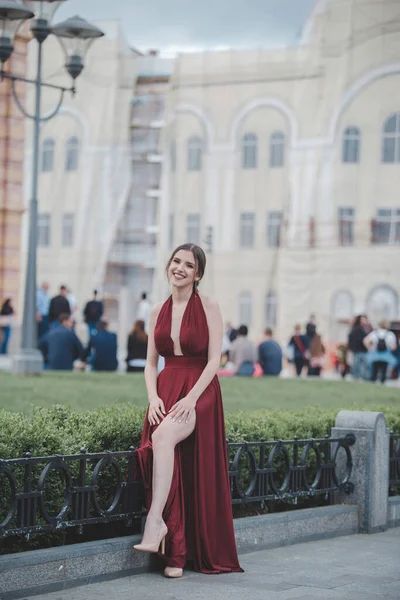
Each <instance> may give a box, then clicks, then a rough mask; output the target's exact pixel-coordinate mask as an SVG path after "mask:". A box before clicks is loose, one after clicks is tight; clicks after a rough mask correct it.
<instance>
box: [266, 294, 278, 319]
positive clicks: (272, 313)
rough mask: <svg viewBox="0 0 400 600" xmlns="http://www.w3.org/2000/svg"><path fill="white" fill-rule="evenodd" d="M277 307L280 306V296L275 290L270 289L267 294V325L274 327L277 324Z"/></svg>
mask: <svg viewBox="0 0 400 600" xmlns="http://www.w3.org/2000/svg"><path fill="white" fill-rule="evenodd" d="M277 308H278V296H277V293H276V292H275V290H268V292H267V293H266V294H265V314H264V322H265V327H269V328H271V329H274V328H275V327H276V324H277Z"/></svg>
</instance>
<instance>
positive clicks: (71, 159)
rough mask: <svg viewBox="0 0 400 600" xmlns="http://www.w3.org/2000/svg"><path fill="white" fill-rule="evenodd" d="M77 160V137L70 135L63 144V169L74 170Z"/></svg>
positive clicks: (76, 166)
mask: <svg viewBox="0 0 400 600" xmlns="http://www.w3.org/2000/svg"><path fill="white" fill-rule="evenodd" d="M78 162H79V139H78V138H77V137H76V136H73V137H70V138H69V140H67V142H66V144H65V170H66V171H76V170H77V168H78Z"/></svg>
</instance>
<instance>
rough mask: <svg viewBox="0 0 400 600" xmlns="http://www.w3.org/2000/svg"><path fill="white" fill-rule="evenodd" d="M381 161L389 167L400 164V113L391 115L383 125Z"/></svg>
mask: <svg viewBox="0 0 400 600" xmlns="http://www.w3.org/2000/svg"><path fill="white" fill-rule="evenodd" d="M392 123H393V124H394V126H393V127H392ZM391 145H392V147H391ZM388 155H389V156H388ZM381 161H382V163H383V164H387V165H388V164H397V163H400V112H396V113H394V114H392V115H390V116H389V117H388V118H387V119H386V121H385V122H384V124H383V132H382V157H381Z"/></svg>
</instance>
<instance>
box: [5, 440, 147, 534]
mask: <svg viewBox="0 0 400 600" xmlns="http://www.w3.org/2000/svg"><path fill="white" fill-rule="evenodd" d="M138 474H139V470H138V465H137V460H136V453H135V449H134V448H131V449H130V450H129V451H127V452H107V453H98V454H89V453H87V452H86V450H85V449H82V450H81V453H80V454H78V455H69V456H63V455H56V456H46V457H38V458H37V457H32V456H31V455H30V453H27V454H26V456H25V458H19V459H10V460H0V538H1V537H7V536H13V535H26V534H31V533H42V532H46V531H57V530H61V529H65V528H69V527H80V528H82V527H83V526H84V525H89V524H94V523H109V522H112V521H125V522H126V523H127V524H128V525H129V524H130V523H131V522H132V521H133V520H134V519H139V518H140V517H141V516H143V508H142V507H143V491H142V485H141V480H140V477H139V476H138Z"/></svg>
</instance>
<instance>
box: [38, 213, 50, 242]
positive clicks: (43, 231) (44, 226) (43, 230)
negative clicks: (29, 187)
mask: <svg viewBox="0 0 400 600" xmlns="http://www.w3.org/2000/svg"><path fill="white" fill-rule="evenodd" d="M43 221H45V223H43ZM50 246H51V213H49V212H43V213H39V214H38V216H37V247H38V248H49V247H50Z"/></svg>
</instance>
